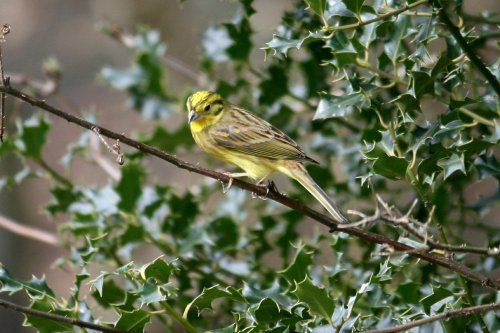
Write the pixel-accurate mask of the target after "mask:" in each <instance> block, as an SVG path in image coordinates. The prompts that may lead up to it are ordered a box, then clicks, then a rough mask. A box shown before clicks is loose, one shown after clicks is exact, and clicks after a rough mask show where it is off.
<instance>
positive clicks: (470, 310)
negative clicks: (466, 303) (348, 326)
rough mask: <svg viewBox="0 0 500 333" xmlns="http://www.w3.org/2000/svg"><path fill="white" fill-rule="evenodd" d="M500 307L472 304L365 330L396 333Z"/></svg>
mask: <svg viewBox="0 0 500 333" xmlns="http://www.w3.org/2000/svg"><path fill="white" fill-rule="evenodd" d="M496 309H500V303H490V304H482V305H475V306H470V307H467V308H462V309H457V310H450V311H445V312H442V313H438V314H436V315H433V316H429V317H426V318H422V319H418V320H415V321H412V322H409V323H406V324H402V325H397V326H393V327H389V328H382V329H378V330H370V331H364V333H395V332H401V331H406V330H409V329H411V328H413V327H419V326H423V325H426V324H429V323H432V322H434V321H437V320H441V319H449V318H453V317H460V316H468V315H471V314H475V313H481V312H488V311H492V310H496Z"/></svg>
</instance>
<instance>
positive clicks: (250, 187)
mask: <svg viewBox="0 0 500 333" xmlns="http://www.w3.org/2000/svg"><path fill="white" fill-rule="evenodd" d="M0 92H5V93H7V94H9V95H11V96H14V97H16V98H19V99H21V100H23V101H25V102H27V103H29V104H31V105H33V106H36V107H38V108H40V109H42V110H44V111H47V112H49V113H51V114H53V115H55V116H57V117H60V118H63V119H65V120H67V121H68V122H71V123H74V124H76V125H78V126H81V127H84V128H87V129H89V130H92V128H99V132H100V133H101V134H102V135H104V136H106V137H108V138H111V139H115V140H116V139H119V140H120V142H122V143H123V144H125V145H128V146H131V147H134V148H136V149H138V150H140V151H142V152H144V153H148V154H150V155H153V156H156V157H158V158H160V159H162V160H164V161H166V162H168V163H171V164H173V165H175V166H177V167H178V168H181V169H184V170H187V171H190V172H195V173H197V174H200V175H203V176H206V177H209V178H212V179H216V180H219V181H221V182H223V183H225V184H228V183H229V181H230V179H231V178H230V176H228V175H227V174H224V173H220V172H216V171H213V170H209V169H205V168H201V167H199V166H196V165H193V164H191V163H188V162H185V161H183V160H181V159H179V158H177V157H175V156H173V155H170V154H167V153H165V152H163V151H161V150H159V149H158V148H155V147H152V146H149V145H146V144H144V143H141V142H138V141H135V140H132V139H130V138H129V137H127V136H125V135H122V134H118V133H116V132H114V131H111V130H109V129H107V128H104V127H102V126H98V125H96V124H93V123H91V122H88V121H86V120H83V119H81V118H78V117H76V116H74V115H71V114H68V113H66V112H64V111H62V110H60V109H58V108H55V107H53V106H52V105H49V104H47V103H46V102H44V101H42V100H40V99H37V98H35V97H33V96H30V95H27V94H25V93H23V92H21V91H19V90H16V89H14V88H12V87H10V86H9V87H0ZM233 186H236V187H239V188H241V189H243V190H246V191H248V192H250V193H252V192H253V193H256V194H257V195H259V196H266V197H267V198H268V199H271V200H273V201H276V202H279V203H281V204H283V205H285V206H287V207H289V208H291V209H293V210H295V211H298V212H301V213H303V214H304V215H306V216H308V217H310V218H311V219H313V220H314V221H316V222H318V223H321V224H323V225H324V226H326V227H328V228H329V229H330V230H331V231H335V230H337V227H338V225H339V222H338V221H335V220H333V219H332V218H331V217H329V216H326V215H324V214H322V213H320V212H318V211H316V210H314V209H311V208H309V207H307V206H304V205H303V204H301V203H300V202H298V201H295V200H293V199H290V198H288V197H286V196H284V195H282V194H280V193H278V192H277V191H274V190H271V191H269V190H268V188H267V187H266V186H259V185H255V184H251V183H247V182H245V181H242V180H240V179H234V180H233ZM342 231H343V232H345V233H347V234H350V235H352V236H356V237H359V238H362V239H364V240H366V241H369V242H372V243H377V244H388V245H390V246H392V247H393V248H394V249H395V250H398V251H409V250H412V249H413V248H412V247H410V246H409V245H406V244H403V243H401V242H398V241H395V240H392V239H390V238H388V237H386V236H384V235H379V234H376V233H372V232H369V231H366V230H363V229H360V228H347V229H342ZM412 255H413V256H414V257H416V258H420V259H423V260H425V261H427V262H429V263H432V264H435V265H438V266H442V267H445V268H448V269H450V270H451V271H454V272H456V273H458V274H461V275H462V276H464V277H465V278H467V279H468V280H471V281H476V282H479V283H480V284H481V285H483V286H488V287H491V288H494V289H498V290H500V280H496V279H495V280H493V279H491V278H490V277H488V276H487V275H485V274H483V273H480V272H476V271H474V270H472V269H470V268H468V267H467V266H464V265H463V264H461V263H458V262H456V261H453V260H451V259H449V258H446V257H445V256H442V255H437V254H433V253H426V252H416V253H412Z"/></svg>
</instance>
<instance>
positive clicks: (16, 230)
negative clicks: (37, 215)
mask: <svg viewBox="0 0 500 333" xmlns="http://www.w3.org/2000/svg"><path fill="white" fill-rule="evenodd" d="M0 228H4V229H5V230H8V231H10V232H12V233H13V234H16V235H19V236H22V237H27V238H31V239H34V240H37V241H40V242H42V243H46V244H50V245H54V246H58V245H59V240H58V239H57V236H56V235H54V234H52V233H50V232H47V231H44V230H41V229H38V228H33V227H29V226H26V225H22V224H20V223H18V222H14V221H12V220H10V219H8V218H6V217H5V216H1V215H0Z"/></svg>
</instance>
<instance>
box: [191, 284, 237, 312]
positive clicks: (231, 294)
mask: <svg viewBox="0 0 500 333" xmlns="http://www.w3.org/2000/svg"><path fill="white" fill-rule="evenodd" d="M219 298H224V299H231V300H233V301H236V302H239V303H244V304H246V303H247V300H246V299H245V297H244V296H243V295H242V294H241V293H240V292H239V291H238V290H236V289H235V288H233V287H231V286H229V287H227V288H225V289H221V288H220V287H219V285H215V286H213V287H210V288H203V291H202V292H201V294H199V295H198V296H197V297H196V298H195V299H194V300H193V301H192V302H191V303H189V304H188V305H187V306H186V308H185V309H184V314H183V317H184V318H187V315H188V314H189V310H190V309H191V308H192V307H193V306H195V307H196V308H197V309H198V315H200V312H201V311H202V310H203V309H212V302H213V301H214V300H216V299H219Z"/></svg>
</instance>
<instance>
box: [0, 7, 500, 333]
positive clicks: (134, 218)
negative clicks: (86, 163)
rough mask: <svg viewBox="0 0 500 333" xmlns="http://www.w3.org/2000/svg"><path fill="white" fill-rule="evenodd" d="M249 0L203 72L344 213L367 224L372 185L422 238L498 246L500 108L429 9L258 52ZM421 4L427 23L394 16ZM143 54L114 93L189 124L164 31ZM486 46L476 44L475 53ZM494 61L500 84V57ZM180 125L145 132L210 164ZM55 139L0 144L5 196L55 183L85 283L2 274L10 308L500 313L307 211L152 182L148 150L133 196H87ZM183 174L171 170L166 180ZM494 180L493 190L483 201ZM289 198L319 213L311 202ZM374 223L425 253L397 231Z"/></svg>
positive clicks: (181, 320) (42, 324)
mask: <svg viewBox="0 0 500 333" xmlns="http://www.w3.org/2000/svg"><path fill="white" fill-rule="evenodd" d="M240 3H241V6H242V7H241V14H239V15H238V16H237V17H235V18H234V19H233V20H231V21H228V22H223V23H220V24H218V25H216V26H213V27H210V28H208V29H207V31H205V33H203V34H201V36H202V37H201V41H200V44H201V46H202V48H201V49H202V51H201V55H200V56H201V66H200V67H201V69H202V70H203V71H204V72H205V74H207V77H209V78H210V79H211V80H213V83H214V84H216V86H217V90H218V91H219V93H221V94H222V95H223V96H224V97H226V98H228V99H229V100H231V101H232V102H233V103H235V104H239V105H243V106H245V107H247V108H250V109H252V110H253V111H255V112H256V113H258V114H259V115H261V116H262V117H264V118H266V119H268V120H269V121H270V122H272V123H273V124H275V125H276V126H278V127H279V128H281V129H283V130H284V131H286V132H287V133H288V134H289V135H290V136H291V137H293V138H295V139H297V141H298V142H299V144H300V145H301V146H302V147H304V148H305V150H306V151H307V152H308V153H310V154H311V155H312V156H314V158H315V159H316V158H317V159H318V160H320V161H321V162H322V163H321V164H322V166H312V167H310V168H309V169H308V170H310V173H311V175H312V176H313V177H314V178H315V179H316V180H317V181H318V183H319V184H321V186H322V187H323V188H325V190H326V191H327V192H328V193H331V194H333V193H334V194H335V198H336V200H337V201H338V202H339V205H340V206H341V207H345V208H350V209H354V210H360V211H363V212H365V214H369V213H370V210H373V209H374V207H373V201H374V198H373V193H372V192H371V190H372V189H373V190H374V191H375V192H376V193H379V194H381V195H383V196H384V198H387V201H388V202H389V203H390V205H391V206H394V210H395V211H396V210H399V211H401V212H406V211H407V210H408V208H409V207H408V206H409V204H408V203H409V202H412V201H413V199H418V204H417V206H416V207H414V208H415V209H414V210H413V211H412V212H411V213H412V215H411V217H412V219H415V220H418V221H420V222H426V221H427V220H429V225H427V226H426V227H427V229H425V230H424V229H422V228H423V225H422V224H421V223H416V224H415V226H414V228H417V229H418V230H420V231H421V232H423V233H424V234H425V235H426V236H433V239H438V240H440V241H441V242H445V238H444V237H443V236H446V238H447V241H449V242H450V243H453V244H462V243H463V242H464V241H465V240H464V236H463V235H464V234H465V232H466V231H468V230H471V229H472V230H474V232H475V233H477V234H478V235H480V237H478V238H477V239H475V240H474V242H475V243H476V244H475V245H477V246H484V247H486V246H495V245H496V246H498V244H500V238H499V237H498V234H499V227H498V226H497V225H490V224H487V223H486V221H487V219H486V218H485V217H486V216H487V214H488V213H489V212H491V211H493V210H494V209H496V208H498V204H499V201H500V189H499V185H498V184H499V182H500V162H499V161H498V156H499V155H498V142H499V140H500V103H499V100H498V95H497V92H495V91H494V89H493V87H492V86H491V85H489V84H487V83H486V82H485V80H484V78H483V77H481V76H480V74H479V73H478V72H476V70H475V68H474V66H473V65H472V64H471V62H470V61H469V59H468V58H467V57H465V56H464V55H463V54H464V53H463V50H462V49H461V48H460V46H459V45H457V43H456V41H455V40H454V39H453V37H452V36H451V35H450V32H449V30H448V29H447V27H446V26H445V25H443V24H441V23H440V21H439V18H438V16H437V15H436V13H435V12H434V11H433V8H431V7H429V6H428V4H427V3H424V2H410V3H409V4H406V3H405V2H401V1H393V2H385V1H381V0H380V1H379V0H374V1H362V0H344V1H330V0H329V1H326V0H306V1H295V4H294V6H293V7H292V8H291V9H289V10H287V11H285V12H283V15H282V20H281V23H280V25H279V26H278V27H276V29H275V33H274V35H273V36H272V37H271V36H269V40H270V41H269V42H268V43H266V44H265V45H253V42H252V36H253V32H254V30H256V29H255V27H254V25H255V22H254V21H253V17H252V15H253V14H254V13H255V9H254V6H253V3H252V1H251V0H241V1H240ZM406 5H408V6H415V7H414V8H410V10H409V11H408V12H405V13H400V14H399V15H392V16H391V15H389V16H386V17H382V16H381V15H383V14H387V13H391V12H393V11H395V10H397V9H399V8H403V6H406ZM387 6H390V7H387ZM449 6H450V8H446V10H448V11H449V13H450V15H452V14H453V15H455V17H454V20H456V21H458V19H459V18H458V17H457V16H458V15H462V19H463V20H464V22H465V24H466V25H465V27H464V30H463V33H464V36H465V37H466V38H467V39H468V41H469V42H471V44H472V43H473V42H474V41H477V40H478V39H479V38H485V37H484V35H486V34H487V33H489V32H494V30H493V29H494V27H493V26H492V25H490V24H486V23H484V22H478V23H477V24H478V25H479V27H478V28H476V29H473V30H470V29H469V28H471V26H470V25H468V23H469V21H468V19H467V17H468V16H467V15H466V14H465V13H464V12H463V9H462V8H461V6H462V4H461V2H459V1H455V2H450V3H449ZM455 7H456V8H455ZM458 9H460V10H458ZM416 12H418V13H419V15H416V14H415V13H416ZM457 13H458V14H457ZM436 44H439V45H441V48H436V47H435V45H436ZM127 46H128V47H129V48H130V49H131V50H132V56H131V58H132V64H131V66H130V67H129V68H126V69H115V68H112V67H105V68H104V69H103V70H102V71H101V77H102V78H103V79H104V81H105V82H107V83H108V84H109V85H110V86H111V87H113V88H115V89H118V90H122V91H125V92H126V93H127V96H128V99H129V101H130V106H131V107H132V108H134V109H135V110H137V111H139V112H140V114H141V115H142V116H143V117H146V118H157V117H162V118H165V119H167V120H177V119H176V118H175V117H176V116H177V115H176V114H175V113H173V112H171V110H172V106H173V105H175V106H176V108H177V107H178V108H179V109H183V108H184V102H185V101H184V100H182V99H180V98H179V99H173V98H171V97H170V96H171V95H172V92H170V91H168V85H167V84H166V83H167V82H168V77H167V78H166V81H165V72H164V68H163V66H164V62H163V57H165V55H166V47H165V44H164V43H163V41H162V39H161V36H160V35H159V33H158V32H157V31H155V30H151V29H145V28H143V29H141V30H140V31H139V32H138V33H137V35H135V36H133V38H132V39H130V41H129V44H128V45H127ZM258 48H262V49H263V50H264V52H262V53H261V55H262V56H263V57H264V55H265V54H266V55H267V61H266V62H257V61H255V60H254V59H253V58H252V63H253V64H254V66H255V67H253V66H252V65H250V61H249V59H250V54H251V53H252V52H253V51H255V49H258ZM488 48H493V46H491V45H489V43H484V44H477V43H475V44H474V51H475V52H479V51H482V50H483V49H484V50H486V49H488ZM436 49H438V50H439V51H435V50H436ZM492 52H494V51H492ZM496 52H498V49H497V50H496ZM487 65H488V67H489V69H490V70H492V71H494V73H495V74H496V75H497V77H498V76H499V72H498V69H499V68H500V62H499V60H498V59H497V60H495V61H493V62H492V63H489V64H487ZM228 77H229V78H231V79H227V78H228ZM164 81H165V82H164ZM198 88H201V87H189V88H188V89H186V90H195V89H198ZM312 119H314V120H312ZM163 123H164V120H163ZM171 123H172V124H176V123H179V124H180V125H178V127H177V128H169V129H168V130H167V129H164V128H162V127H161V124H159V125H158V128H156V129H154V130H151V131H148V132H147V133H138V134H137V136H138V137H139V138H140V139H141V141H143V142H145V143H148V144H151V145H154V146H156V147H158V148H160V149H163V150H165V151H168V152H170V153H172V154H175V153H178V152H185V151H186V150H188V151H189V150H191V149H193V150H194V149H195V148H193V141H192V138H191V135H190V133H189V131H188V128H187V127H186V124H185V123H186V122H185V119H184V118H183V121H182V122H177V121H171ZM50 130H51V129H50V124H49V122H48V121H47V120H46V119H45V118H44V117H42V116H34V117H32V118H30V119H26V120H19V121H18V126H17V131H16V132H15V133H13V134H12V135H10V133H9V136H8V138H7V140H6V142H4V143H2V144H1V145H0V156H2V157H3V156H7V155H13V156H16V157H17V158H18V159H19V160H20V161H21V162H22V163H21V164H22V167H20V170H15V171H13V173H12V174H9V175H5V176H4V177H3V178H2V179H0V189H1V188H3V187H6V186H16V185H17V184H19V183H21V182H23V181H25V180H26V179H28V178H32V177H40V178H41V177H46V176H49V179H51V180H52V183H51V190H50V193H51V194H52V199H51V201H50V202H49V203H48V204H47V205H46V212H47V214H49V216H55V215H58V214H61V215H62V216H63V218H65V219H66V222H65V223H62V224H61V227H60V234H61V237H64V239H65V240H66V242H67V244H68V254H67V255H66V256H65V257H63V258H61V259H60V260H59V262H58V263H59V264H61V265H62V264H64V267H65V269H70V270H72V271H73V272H74V275H75V276H74V285H73V286H72V288H71V295H70V296H69V297H68V298H67V299H61V298H59V297H57V296H56V295H54V292H53V291H52V289H50V288H49V286H48V284H47V282H46V281H45V278H36V277H33V278H32V279H30V280H27V281H25V280H22V279H19V278H16V277H15V276H13V275H11V274H10V273H9V272H8V271H7V269H6V268H4V267H3V266H2V265H0V293H6V294H12V293H19V292H24V293H26V295H28V297H29V298H30V300H31V308H33V309H38V310H42V311H46V312H51V313H54V314H60V315H64V316H67V317H71V318H80V319H81V320H86V321H89V322H96V323H100V324H101V325H104V324H106V323H102V322H101V321H100V319H99V318H101V317H102V315H101V312H102V311H103V309H107V310H111V313H112V314H115V317H114V318H115V319H114V321H113V323H107V324H108V325H111V326H114V327H116V328H120V329H123V330H126V331H128V332H143V331H145V330H147V329H148V325H149V323H150V322H151V321H152V320H153V318H157V319H159V320H158V323H159V325H164V329H165V330H166V331H175V330H177V329H178V327H179V325H181V326H182V327H183V329H184V330H185V331H189V332H196V331H207V332H245V333H250V332H350V331H361V330H367V329H375V328H385V327H389V326H394V325H397V324H401V323H407V322H410V321H413V320H415V319H418V318H421V317H425V316H430V315H433V314H436V313H441V312H443V311H446V310H450V309H457V308H460V307H463V306H467V305H472V304H471V303H476V304H483V303H488V302H494V301H498V295H497V294H495V293H494V292H492V291H490V290H486V289H482V288H477V291H475V292H474V293H470V292H469V290H467V289H468V288H467V287H468V286H467V285H466V283H464V282H463V278H461V277H458V275H456V274H452V273H450V271H448V270H445V269H443V268H440V267H437V266H435V265H433V264H430V263H427V262H425V261H423V260H416V259H415V258H414V257H412V256H411V255H409V254H408V253H397V252H396V253H392V256H390V257H386V256H383V254H384V253H385V252H390V250H391V249H389V250H388V249H387V248H386V247H384V246H381V245H375V244H372V243H370V242H368V241H366V240H361V239H358V238H355V237H350V236H348V235H347V234H344V233H342V232H334V233H331V234H330V233H329V232H328V230H326V229H320V228H319V227H318V228H316V227H314V226H313V225H312V221H311V220H310V219H305V218H304V216H303V215H302V214H300V213H298V212H296V211H290V210H289V209H286V208H285V207H282V206H279V205H278V204H276V203H274V202H271V201H270V200H267V201H265V200H259V199H256V198H253V199H252V197H251V195H250V194H249V193H246V192H243V191H240V190H239V189H237V188H232V189H231V190H230V191H229V192H228V193H227V194H226V195H224V196H220V195H216V194H219V193H220V191H221V189H220V186H219V184H217V183H216V184H214V183H213V182H201V183H200V184H198V185H194V186H192V188H182V187H181V186H182V184H184V182H181V181H179V183H174V184H166V183H165V181H164V180H162V179H161V178H158V176H157V175H151V170H149V168H148V165H149V164H148V163H147V162H145V161H143V158H144V155H143V154H140V153H132V154H131V155H129V156H126V158H125V161H126V162H125V165H124V166H121V167H119V171H120V178H119V180H111V179H110V180H109V181H107V182H105V183H104V184H101V185H93V186H87V185H76V184H75V183H73V181H72V180H71V179H67V178H65V177H64V176H62V175H61V174H60V173H58V172H56V171H55V170H54V169H53V168H52V167H51V165H50V164H52V163H50V164H49V163H47V162H46V161H45V160H44V158H43V157H44V147H46V146H47V144H48V143H47V140H46V137H47V134H48V132H49V131H50ZM87 146H88V134H83V135H82V136H81V138H80V139H79V140H78V142H76V143H75V144H72V145H71V146H70V147H69V148H68V150H69V152H68V154H67V155H65V156H64V158H63V165H64V167H70V166H71V165H72V164H73V163H75V160H74V157H75V156H83V157H87V158H88V156H86V155H85V152H86V151H87V148H86V147H87ZM196 156H198V155H196ZM168 168H174V167H173V166H171V165H167V164H165V165H164V167H163V169H162V170H163V171H164V170H168ZM334 171H335V172H334ZM189 175H190V174H189V173H184V176H183V177H186V178H187V177H189ZM158 179H159V180H158ZM153 182H154V183H153ZM481 182H488V183H489V184H491V185H492V186H493V187H494V191H492V192H491V193H488V194H487V195H483V196H481V197H478V198H471V197H470V196H468V189H470V188H471V187H472V186H477V185H478V184H479V183H481ZM367 185H370V186H372V188H370V189H367ZM281 190H282V191H283V192H285V191H286V192H287V194H288V195H289V196H290V197H293V198H297V199H298V200H300V201H301V202H303V203H306V204H307V203H309V202H312V199H311V198H309V196H306V195H304V190H303V189H302V188H300V187H298V186H297V187H293V188H286V189H281ZM214 193H216V194H214ZM366 207H368V208H366ZM432 214H433V215H432ZM429 217H431V218H430V219H429ZM363 227H366V228H370V230H371V231H373V232H375V233H379V234H383V235H386V236H388V237H391V238H392V239H395V240H399V241H401V242H403V243H407V244H410V245H412V246H416V247H419V246H424V245H425V244H424V242H423V240H422V239H420V238H418V237H415V235H408V234H407V232H405V231H404V230H402V229H399V228H396V227H393V226H388V225H384V224H382V222H378V223H375V224H373V225H369V226H363ZM305 230H307V232H305ZM435 230H439V231H440V232H441V233H440V234H439V233H437V232H435ZM144 249H147V251H145V250H144ZM160 254H161V255H160ZM436 255H440V253H437V254H436ZM467 258H469V256H467V255H460V256H456V258H455V260H457V261H458V262H462V263H463V262H465V263H466V264H468V265H475V267H474V269H476V270H477V271H480V272H486V273H490V271H493V270H494V269H495V268H496V267H498V265H499V264H500V263H499V257H498V256H490V257H486V256H480V257H478V258H475V259H474V260H466V259H467ZM89 267H93V268H95V267H100V269H101V270H102V271H101V272H100V273H97V274H96V273H89V272H94V271H95V269H94V270H90V269H89ZM87 294H88V296H83V295H87ZM94 318H95V319H94ZM25 323H26V325H30V326H32V327H34V328H35V329H37V330H38V331H39V332H58V331H77V328H74V327H73V326H68V325H67V324H61V323H58V322H54V321H50V320H45V319H40V318H37V317H33V316H31V315H30V316H27V317H26V322H25ZM484 327H488V328H489V329H490V330H491V331H494V330H495V329H498V327H500V318H499V317H498V314H495V313H490V314H488V315H485V316H483V317H481V316H479V317H476V316H467V317H461V318H455V319H452V320H448V321H446V322H444V321H443V322H435V323H432V324H429V325H428V326H427V327H426V330H429V331H431V330H432V331H437V332H440V331H449V332H465V331H479V330H481V329H483V330H484ZM415 331H419V330H418V329H416V330H415ZM422 331H423V329H422Z"/></svg>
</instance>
